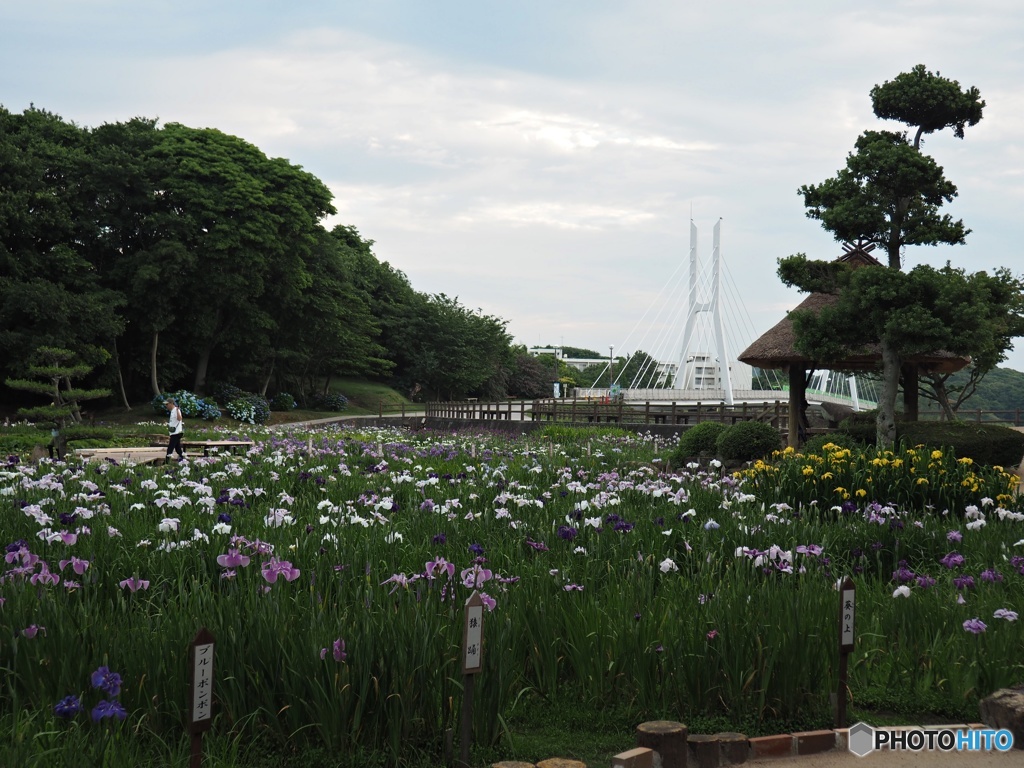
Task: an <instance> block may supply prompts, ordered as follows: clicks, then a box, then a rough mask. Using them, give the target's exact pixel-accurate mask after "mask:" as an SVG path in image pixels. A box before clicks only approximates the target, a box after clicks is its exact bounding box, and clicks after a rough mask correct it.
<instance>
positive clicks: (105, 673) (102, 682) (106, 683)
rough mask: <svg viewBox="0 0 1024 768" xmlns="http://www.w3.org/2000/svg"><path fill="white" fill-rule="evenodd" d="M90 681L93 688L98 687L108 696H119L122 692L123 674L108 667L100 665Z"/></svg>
mask: <svg viewBox="0 0 1024 768" xmlns="http://www.w3.org/2000/svg"><path fill="white" fill-rule="evenodd" d="M90 682H92V687H93V688H98V689H99V690H101V691H103V692H104V693H105V694H107V695H108V696H117V695H118V694H119V693H121V676H120V675H119V674H117V672H111V671H110V669H109V668H108V667H100V668H99V669H97V670H96V671H95V672H93V673H92V677H91V678H90Z"/></svg>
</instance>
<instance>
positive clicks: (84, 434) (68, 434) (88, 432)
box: [64, 425, 114, 447]
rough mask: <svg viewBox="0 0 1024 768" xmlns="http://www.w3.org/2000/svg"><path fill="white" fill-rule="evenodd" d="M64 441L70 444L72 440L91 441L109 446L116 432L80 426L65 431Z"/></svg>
mask: <svg viewBox="0 0 1024 768" xmlns="http://www.w3.org/2000/svg"><path fill="white" fill-rule="evenodd" d="M64 439H65V440H67V441H68V442H69V443H70V442H71V441H72V440H76V441H83V440H91V441H97V442H100V443H104V444H109V443H110V441H111V440H113V439H114V430H112V429H105V428H103V427H86V426H80V425H79V426H74V427H68V428H67V429H65V430H64ZM90 447H94V446H90Z"/></svg>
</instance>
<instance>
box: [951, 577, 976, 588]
mask: <svg viewBox="0 0 1024 768" xmlns="http://www.w3.org/2000/svg"><path fill="white" fill-rule="evenodd" d="M953 586H955V587H956V588H957V589H959V590H961V591H963V590H965V589H974V577H973V576H955V577H953Z"/></svg>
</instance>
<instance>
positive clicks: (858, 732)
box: [847, 723, 875, 757]
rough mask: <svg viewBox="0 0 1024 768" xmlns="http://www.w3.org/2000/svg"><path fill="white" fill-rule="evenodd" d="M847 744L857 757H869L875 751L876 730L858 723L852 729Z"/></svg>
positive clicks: (865, 724)
mask: <svg viewBox="0 0 1024 768" xmlns="http://www.w3.org/2000/svg"><path fill="white" fill-rule="evenodd" d="M847 744H848V746H849V748H850V751H851V752H853V754H855V755H856V756H857V757H867V756H868V755H869V754H871V753H872V752H873V751H874V749H875V729H874V728H872V727H871V726H870V725H868V724H867V723H857V724H856V725H855V726H853V727H852V728H850V736H849V738H848V740H847Z"/></svg>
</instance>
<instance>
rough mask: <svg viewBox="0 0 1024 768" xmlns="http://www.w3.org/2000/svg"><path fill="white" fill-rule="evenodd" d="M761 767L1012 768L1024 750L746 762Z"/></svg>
mask: <svg viewBox="0 0 1024 768" xmlns="http://www.w3.org/2000/svg"><path fill="white" fill-rule="evenodd" d="M745 764H746V765H750V766H757V767H758V768H855V767H856V768H1009V766H1024V749H1011V750H1009V751H1008V752H996V751H992V752H938V751H936V752H902V751H900V752H889V751H882V752H872V753H871V754H870V755H868V756H867V757H857V756H856V755H854V754H852V753H850V752H823V753H822V754H820V755H804V756H803V757H775V758H761V759H759V760H752V761H748V762H747V763H745Z"/></svg>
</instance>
